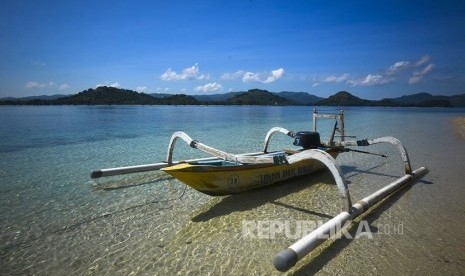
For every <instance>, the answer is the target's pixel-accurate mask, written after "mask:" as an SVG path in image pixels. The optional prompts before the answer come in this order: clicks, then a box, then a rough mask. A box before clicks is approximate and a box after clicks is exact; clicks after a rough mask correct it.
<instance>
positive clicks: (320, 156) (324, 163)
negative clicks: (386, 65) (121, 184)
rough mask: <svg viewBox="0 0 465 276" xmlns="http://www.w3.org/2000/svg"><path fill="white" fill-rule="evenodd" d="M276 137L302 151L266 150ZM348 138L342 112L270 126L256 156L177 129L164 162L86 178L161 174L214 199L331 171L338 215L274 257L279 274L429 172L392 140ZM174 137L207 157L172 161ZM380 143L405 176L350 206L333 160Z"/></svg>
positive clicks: (112, 169) (340, 173) (96, 174)
mask: <svg viewBox="0 0 465 276" xmlns="http://www.w3.org/2000/svg"><path fill="white" fill-rule="evenodd" d="M318 118H329V119H333V120H334V127H333V129H332V132H331V135H330V138H329V140H328V141H327V142H322V141H320V135H319V133H318V132H317V120H318ZM275 133H282V134H285V135H287V136H289V137H291V138H294V143H293V145H295V146H299V147H302V149H300V150H282V151H274V152H268V146H269V143H270V140H271V137H272V136H273V135H274V134H275ZM336 134H337V135H336ZM347 137H352V136H346V135H345V130H344V113H343V111H340V112H339V113H320V112H318V111H316V110H314V112H313V131H300V132H293V131H289V130H287V129H285V128H282V127H274V128H272V129H270V130H269V131H268V133H267V134H266V136H265V142H264V147H263V150H262V151H260V152H255V153H244V154H231V153H227V152H224V151H221V150H218V149H215V148H212V147H210V146H207V145H205V144H203V143H201V142H199V141H197V140H194V139H192V138H191V137H189V136H188V135H187V134H186V133H184V132H181V131H177V132H175V133H174V134H173V135H172V137H171V140H170V143H169V146H168V152H167V156H166V160H165V162H161V163H155V164H146V165H139V166H130V167H119V168H111V169H101V170H96V171H93V172H92V173H91V178H99V177H106V176H114V175H122V174H130V173H138V172H147V171H154V170H162V171H164V172H166V173H168V174H170V175H172V176H173V177H175V178H177V179H179V180H180V181H182V182H184V183H185V184H187V185H189V186H190V187H192V188H194V189H195V190H197V191H200V192H202V193H205V194H208V195H214V196H216V195H228V194H234V193H241V192H245V191H248V190H252V189H258V188H261V187H264V186H267V185H271V184H275V183H277V182H283V181H286V180H289V179H292V178H295V177H300V176H304V175H308V174H311V173H313V172H315V171H317V170H321V169H324V168H327V169H329V171H330V172H331V173H332V175H333V177H334V180H335V182H336V186H337V188H338V191H339V193H340V197H341V199H342V212H341V213H340V214H339V215H338V216H336V217H334V218H333V219H331V220H330V221H328V222H327V223H325V224H323V225H322V226H321V227H319V228H318V229H316V230H315V231H313V232H312V233H310V234H309V235H307V236H305V237H304V238H302V239H301V240H299V241H297V242H296V243H294V244H293V245H291V246H290V247H289V248H287V249H285V250H282V251H281V252H279V253H278V254H277V255H276V257H275V259H274V265H275V268H276V269H277V270H279V271H287V270H288V269H290V268H291V267H292V266H294V265H295V264H296V263H297V261H298V260H299V259H301V258H302V257H304V256H305V255H306V254H308V253H309V252H310V251H311V250H313V249H314V248H316V247H317V246H318V245H319V244H321V243H322V242H323V241H324V240H325V239H327V238H328V237H331V236H332V235H334V234H335V232H336V231H335V229H340V227H339V228H337V227H338V226H341V225H344V224H346V223H348V222H350V221H351V220H353V219H354V218H356V217H357V216H359V215H361V214H362V213H364V212H365V211H366V210H368V209H369V208H370V207H371V206H373V205H374V204H376V203H377V202H378V201H380V200H382V199H383V198H385V197H386V196H388V195H390V194H392V193H393V192H395V191H396V190H398V189H400V188H401V187H402V186H405V185H407V184H409V183H411V182H412V181H414V180H416V179H419V178H421V177H423V176H424V175H425V174H426V173H427V172H428V170H427V169H426V168H425V167H421V168H419V169H417V170H414V171H412V168H411V164H410V160H409V157H408V154H407V151H406V150H405V148H404V146H403V145H402V143H401V142H400V141H399V140H398V139H396V138H394V137H390V136H386V137H381V138H376V139H365V140H351V141H346V140H345V138H347ZM352 138H353V137H352ZM179 139H181V140H183V141H184V142H186V143H187V144H188V145H190V146H191V147H192V148H195V149H199V150H201V151H203V152H205V153H208V154H210V155H211V156H212V157H208V158H200V159H192V160H185V161H173V160H172V156H173V152H174V147H175V144H176V142H177V141H178V140H179ZM379 143H388V144H392V145H394V146H395V147H396V148H397V150H398V151H399V153H400V156H401V158H402V162H403V164H404V170H405V175H404V176H403V177H401V178H399V179H398V180H396V181H394V182H392V183H390V184H389V185H387V186H386V187H384V188H383V189H381V190H379V191H377V192H375V193H373V194H372V195H370V196H368V197H366V198H364V199H362V200H360V201H358V202H357V203H355V204H353V205H352V201H351V198H350V194H349V189H348V186H347V182H346V180H345V178H344V176H343V173H342V170H341V168H340V166H339V165H338V164H337V163H336V160H335V158H336V157H337V156H338V155H339V154H340V153H342V152H347V151H354V152H359V153H366V154H374V153H369V152H366V151H361V150H356V149H353V148H349V147H365V146H370V145H374V144H379ZM375 155H380V154H375ZM380 156H383V157H385V156H384V155H380ZM321 237H326V238H321Z"/></svg>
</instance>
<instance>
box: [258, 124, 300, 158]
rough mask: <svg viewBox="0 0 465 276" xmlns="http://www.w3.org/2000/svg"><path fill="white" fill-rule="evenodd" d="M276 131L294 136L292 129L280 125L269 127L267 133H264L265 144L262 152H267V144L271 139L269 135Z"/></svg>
mask: <svg viewBox="0 0 465 276" xmlns="http://www.w3.org/2000/svg"><path fill="white" fill-rule="evenodd" d="M276 132H281V133H283V134H285V135H287V136H289V137H292V138H294V137H295V132H294V131H290V130H287V129H285V128H282V127H273V128H272V129H270V130H269V131H268V133H267V134H266V136H265V144H264V146H263V152H264V153H267V152H268V145H269V143H270V139H271V136H272V135H273V134H275V133H276Z"/></svg>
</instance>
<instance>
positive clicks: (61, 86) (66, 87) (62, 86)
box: [58, 83, 69, 90]
mask: <svg viewBox="0 0 465 276" xmlns="http://www.w3.org/2000/svg"><path fill="white" fill-rule="evenodd" d="M68 88H69V84H67V83H63V84H62V85H60V87H58V89H59V90H67V89H68Z"/></svg>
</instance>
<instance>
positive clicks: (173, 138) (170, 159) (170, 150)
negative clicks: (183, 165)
mask: <svg viewBox="0 0 465 276" xmlns="http://www.w3.org/2000/svg"><path fill="white" fill-rule="evenodd" d="M179 138H181V139H182V140H184V142H186V143H187V144H188V145H190V144H191V143H192V142H193V141H194V139H192V138H191V137H189V135H187V134H186V133H185V132H182V131H176V132H175V133H173V135H171V139H170V143H169V144H168V153H167V154H166V162H167V163H168V164H169V165H172V164H173V151H174V145H176V141H177V140H178V139H179Z"/></svg>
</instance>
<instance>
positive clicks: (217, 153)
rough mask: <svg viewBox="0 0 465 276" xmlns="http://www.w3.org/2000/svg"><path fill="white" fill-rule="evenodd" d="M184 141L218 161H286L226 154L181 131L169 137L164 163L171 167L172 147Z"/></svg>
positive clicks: (276, 157) (275, 158)
mask: <svg viewBox="0 0 465 276" xmlns="http://www.w3.org/2000/svg"><path fill="white" fill-rule="evenodd" d="M179 138H180V139H182V140H184V142H186V143H187V144H188V145H189V146H191V147H192V148H195V149H199V150H201V151H203V152H205V153H208V154H210V155H212V156H215V157H217V158H219V159H223V160H225V161H232V162H239V163H244V164H286V163H287V160H286V158H285V157H284V155H275V156H247V155H235V154H231V153H227V152H224V151H221V150H218V149H215V148H212V147H210V146H207V145H205V144H202V143H200V142H199V141H197V140H194V139H192V138H191V137H189V135H187V134H186V133H184V132H182V131H176V132H175V133H173V135H172V136H171V140H170V143H169V145H168V153H167V155H166V162H167V163H168V164H169V165H171V164H172V163H173V151H174V145H175V144H176V141H177V140H178V139H179Z"/></svg>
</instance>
